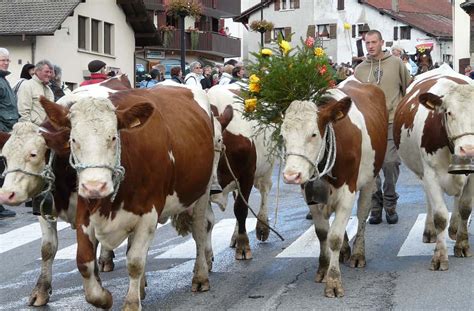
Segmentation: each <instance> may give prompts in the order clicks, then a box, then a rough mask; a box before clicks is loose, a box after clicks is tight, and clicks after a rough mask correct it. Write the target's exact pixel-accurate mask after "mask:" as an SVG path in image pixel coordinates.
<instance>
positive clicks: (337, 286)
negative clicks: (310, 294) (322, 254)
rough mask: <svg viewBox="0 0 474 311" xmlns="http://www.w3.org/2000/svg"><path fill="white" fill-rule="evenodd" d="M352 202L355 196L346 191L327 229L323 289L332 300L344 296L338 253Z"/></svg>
mask: <svg viewBox="0 0 474 311" xmlns="http://www.w3.org/2000/svg"><path fill="white" fill-rule="evenodd" d="M343 191H344V190H343ZM354 201H355V194H353V193H350V192H349V191H348V190H347V191H345V193H344V195H343V196H342V198H341V199H340V202H339V205H338V206H337V207H336V216H335V219H334V222H333V223H332V225H331V227H330V228H329V234H328V246H329V248H328V249H329V268H328V272H327V276H326V288H325V289H324V293H325V295H326V297H330V298H333V297H342V296H344V289H343V287H342V279H341V271H340V269H339V253H340V251H341V247H342V243H343V240H344V233H345V231H346V226H347V222H348V221H349V216H350V214H351V209H352V205H353V203H354Z"/></svg>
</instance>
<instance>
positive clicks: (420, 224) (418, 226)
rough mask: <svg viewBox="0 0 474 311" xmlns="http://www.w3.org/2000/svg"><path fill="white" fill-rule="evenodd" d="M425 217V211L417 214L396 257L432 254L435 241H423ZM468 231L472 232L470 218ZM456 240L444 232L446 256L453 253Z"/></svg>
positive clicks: (473, 229)
mask: <svg viewBox="0 0 474 311" xmlns="http://www.w3.org/2000/svg"><path fill="white" fill-rule="evenodd" d="M449 218H451V213H449ZM425 219H426V213H422V214H419V215H418V218H417V219H416V221H415V224H414V225H413V227H412V228H411V230H410V233H408V236H407V238H406V239H405V242H404V243H403V245H402V247H400V250H399V251H398V255H397V256H398V257H405V256H433V252H434V248H435V245H436V243H423V230H424V229H425ZM468 226H469V227H468V231H469V232H470V233H471V234H474V226H471V219H469V220H468ZM455 243H456V241H453V240H451V239H450V238H449V236H448V235H447V234H446V247H447V249H448V256H453V255H454V244H455Z"/></svg>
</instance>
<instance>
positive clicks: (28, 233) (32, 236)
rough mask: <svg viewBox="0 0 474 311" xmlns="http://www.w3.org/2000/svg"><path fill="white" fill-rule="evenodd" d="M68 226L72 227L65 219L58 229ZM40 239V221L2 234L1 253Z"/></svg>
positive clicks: (0, 240)
mask: <svg viewBox="0 0 474 311" xmlns="http://www.w3.org/2000/svg"><path fill="white" fill-rule="evenodd" d="M67 227H70V224H68V223H66V222H63V221H60V222H58V226H57V228H58V231H60V230H63V229H64V228H67ZM39 239H41V227H40V224H39V222H35V223H33V224H30V225H27V226H24V227H21V228H18V229H15V230H12V231H9V232H7V233H3V234H0V254H2V253H5V252H8V251H9V250H12V249H14V248H17V247H20V246H23V245H25V244H28V243H30V242H33V241H35V240H39Z"/></svg>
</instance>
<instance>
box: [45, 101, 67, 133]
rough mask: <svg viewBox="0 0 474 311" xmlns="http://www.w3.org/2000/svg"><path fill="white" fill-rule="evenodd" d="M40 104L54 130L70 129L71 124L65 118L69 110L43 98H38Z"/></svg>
mask: <svg viewBox="0 0 474 311" xmlns="http://www.w3.org/2000/svg"><path fill="white" fill-rule="evenodd" d="M40 103H41V106H43V109H44V111H45V112H46V115H47V116H48V119H49V121H50V122H51V124H52V125H53V127H54V128H55V129H61V128H71V122H70V121H69V118H68V117H67V116H68V113H69V109H67V108H66V107H64V106H61V105H58V104H56V103H54V102H52V101H50V100H48V99H47V98H46V97H44V96H40Z"/></svg>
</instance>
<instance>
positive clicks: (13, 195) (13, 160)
mask: <svg viewBox="0 0 474 311" xmlns="http://www.w3.org/2000/svg"><path fill="white" fill-rule="evenodd" d="M0 137H2V139H0V143H1V144H2V147H3V148H2V155H3V156H4V157H5V162H6V169H5V171H6V172H7V174H6V176H5V181H4V183H3V186H2V188H1V189H0V204H7V205H19V204H21V203H23V202H25V201H26V200H28V199H29V198H32V197H34V196H35V195H37V194H38V193H39V192H40V191H41V189H42V188H43V185H44V180H43V178H41V177H40V176H39V174H41V173H42V171H43V170H44V168H45V166H46V151H47V147H46V142H45V140H44V138H43V136H42V135H41V134H40V133H39V127H38V126H37V125H35V124H33V123H30V122H19V123H17V124H15V125H14V126H13V130H12V132H11V133H10V134H8V133H1V135H0ZM7 137H8V140H6V141H5V139H4V138H7Z"/></svg>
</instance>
